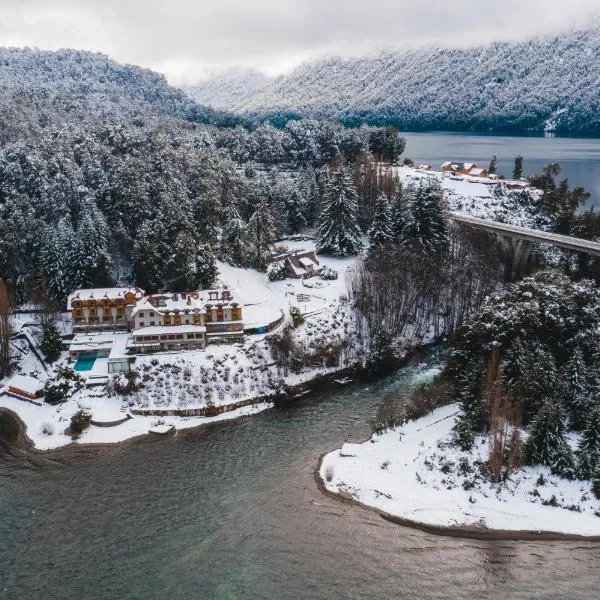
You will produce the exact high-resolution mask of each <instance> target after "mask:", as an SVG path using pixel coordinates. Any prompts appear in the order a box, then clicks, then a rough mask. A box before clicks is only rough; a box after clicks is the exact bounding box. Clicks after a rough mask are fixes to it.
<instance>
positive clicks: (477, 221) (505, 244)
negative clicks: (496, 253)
mask: <svg viewBox="0 0 600 600" xmlns="http://www.w3.org/2000/svg"><path fill="white" fill-rule="evenodd" d="M446 216H447V217H448V218H449V219H451V220H452V221H454V222H455V223H461V224H462V225H466V226H467V227H473V228H475V229H481V230H483V231H488V232H489V233H492V234H494V235H496V236H497V237H498V239H499V241H500V244H501V247H502V250H503V254H504V258H505V262H506V266H507V271H508V272H507V275H508V276H509V278H510V279H515V278H516V277H517V276H518V275H519V273H520V272H522V270H523V268H524V267H525V265H526V264H527V261H528V260H529V256H530V254H531V249H532V244H533V243H540V244H549V245H551V246H556V247H558V248H563V249H565V250H572V251H573V252H584V253H586V254H591V255H593V256H600V243H598V242H592V241H590V240H584V239H581V238H575V237H571V236H568V235H561V234H558V233H551V232H549V231H541V230H539V229H529V228H528V227H520V226H519V225H509V224H508V223H500V222H498V221H490V220H488V219H481V218H479V217H472V216H471V215H467V214H465V213H461V212H454V211H446Z"/></svg>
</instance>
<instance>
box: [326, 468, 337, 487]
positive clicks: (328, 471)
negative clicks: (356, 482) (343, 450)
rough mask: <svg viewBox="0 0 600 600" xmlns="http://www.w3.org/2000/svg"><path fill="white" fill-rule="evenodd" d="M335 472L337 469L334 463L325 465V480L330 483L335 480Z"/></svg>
mask: <svg viewBox="0 0 600 600" xmlns="http://www.w3.org/2000/svg"><path fill="white" fill-rule="evenodd" d="M334 473H335V471H334V469H333V466H332V465H328V466H327V467H325V481H327V482H328V483H329V482H331V481H333V475H334Z"/></svg>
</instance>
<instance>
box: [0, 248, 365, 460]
mask: <svg viewBox="0 0 600 600" xmlns="http://www.w3.org/2000/svg"><path fill="white" fill-rule="evenodd" d="M279 245H285V246H286V247H287V248H289V249H290V250H303V249H306V250H314V241H311V240H305V241H291V240H290V241H285V242H282V243H281V244H279ZM319 260H320V262H321V264H322V265H326V266H328V267H331V268H333V269H335V270H336V271H337V272H338V273H339V277H338V279H337V280H332V281H325V280H322V279H320V278H319V277H313V278H311V279H309V280H304V281H303V280H298V279H286V280H284V281H277V282H270V281H269V280H268V278H267V276H266V274H265V273H259V272H258V271H253V270H249V269H239V268H235V267H231V266H230V265H227V264H224V263H220V264H219V271H220V275H219V278H220V280H221V281H222V283H224V284H226V285H227V286H228V287H229V288H230V289H231V290H232V291H233V293H234V295H235V297H236V298H239V299H240V302H241V303H242V305H243V313H244V322H245V326H246V327H252V326H264V325H266V324H268V323H272V322H274V321H277V320H278V319H279V318H280V317H281V315H282V313H283V315H284V316H285V317H286V322H289V321H290V316H289V310H290V307H292V306H295V307H298V308H299V309H300V311H301V312H302V313H303V314H304V315H305V322H304V323H303V324H302V325H300V326H299V327H298V328H297V329H294V332H293V334H294V339H295V342H296V343H297V345H298V346H300V347H305V348H306V349H307V350H310V348H311V347H312V346H315V347H318V345H319V343H321V342H322V341H323V340H326V341H327V342H331V341H332V340H341V339H351V337H352V335H353V333H354V331H353V318H352V313H351V309H350V307H349V305H348V303H347V302H345V300H344V298H345V296H346V277H345V275H346V271H347V270H348V269H349V268H351V267H352V266H353V265H354V264H355V262H356V260H357V259H356V258H345V259H336V258H329V257H323V258H321V257H319ZM299 295H300V296H299ZM13 327H14V329H15V330H17V331H20V332H25V331H27V332H28V335H30V336H31V339H32V340H34V341H35V340H37V339H39V333H40V325H39V323H36V319H35V316H33V317H32V316H27V315H18V316H16V319H15V320H14V325H13ZM121 335H122V334H121ZM13 350H14V354H18V355H19V357H20V365H19V369H18V372H21V373H23V374H28V375H29V374H33V375H35V376H36V377H38V378H39V379H40V380H41V381H46V380H47V379H48V378H50V377H51V376H52V375H53V371H54V370H55V369H56V367H57V366H58V365H59V364H64V363H65V362H67V361H68V357H67V354H66V353H63V356H62V358H61V360H60V361H59V362H58V363H55V364H54V365H52V366H51V367H49V368H48V370H46V365H44V364H43V363H41V362H40V361H39V360H38V359H37V358H36V357H35V355H34V354H33V353H32V352H31V350H30V348H29V346H28V343H27V341H26V340H24V339H20V340H15V341H14V348H13ZM346 359H347V357H346V358H344V357H342V359H341V362H340V363H339V364H338V365H336V366H327V365H325V364H307V365H306V366H305V367H303V368H302V369H300V370H297V371H295V372H293V371H291V370H290V371H286V372H282V371H281V368H280V367H278V365H277V364H276V362H275V361H274V359H273V356H272V352H271V345H270V342H269V340H268V335H266V334H262V335H251V336H246V339H245V341H244V343H240V344H225V345H222V346H212V345H210V346H208V347H207V348H206V350H198V351H183V352H166V353H157V354H152V355H144V356H137V357H136V358H135V362H134V368H135V369H136V370H137V371H138V372H139V373H140V376H141V379H142V383H143V387H142V388H141V389H140V390H139V391H136V392H134V393H132V394H131V395H127V396H122V395H119V394H116V393H115V392H114V391H111V387H112V386H111V385H110V384H109V385H108V386H107V387H104V386H99V387H90V388H83V389H81V390H79V391H77V392H76V393H75V394H74V395H73V396H72V397H71V398H69V400H68V401H67V402H65V403H63V404H61V405H59V406H56V407H53V406H50V405H47V404H44V405H43V406H41V407H39V406H35V405H33V404H30V403H28V402H25V401H22V400H18V399H15V398H13V397H10V396H8V395H6V394H2V393H1V390H2V388H3V386H4V384H6V381H0V407H6V408H8V409H10V410H12V411H14V412H15V413H17V414H18V415H19V416H20V417H21V419H22V420H23V421H24V423H25V424H26V426H27V434H28V436H29V437H30V439H32V440H33V442H34V444H35V446H36V448H38V449H49V448H56V447H58V446H62V445H66V444H69V443H71V442H72V440H71V437H70V436H68V435H66V434H65V433H64V432H65V429H66V428H67V427H68V426H69V423H70V418H71V416H72V415H73V414H74V413H75V412H77V411H78V410H80V409H82V408H83V409H86V410H89V411H90V412H91V413H92V419H93V420H94V421H98V422H115V421H119V420H122V419H123V418H124V417H125V416H126V415H127V414H130V413H131V411H132V410H138V411H139V410H142V411H143V410H163V411H164V410H178V409H194V408H203V407H206V406H207V403H212V404H214V405H215V406H221V405H228V404H233V403H236V402H240V401H243V400H250V399H252V398H259V397H262V396H265V395H269V394H273V393H275V392H276V391H277V390H278V389H280V387H281V385H282V384H286V385H296V384H299V383H302V382H306V381H309V380H310V379H313V378H314V377H316V376H318V375H321V374H324V373H330V372H333V371H336V370H338V369H339V368H340V367H343V366H347V365H346V363H345V362H344V361H345V360H346ZM101 361H102V359H97V362H101ZM268 406H269V405H266V404H264V403H263V404H258V405H257V406H256V407H254V406H249V407H244V408H241V409H238V410H235V411H231V412H227V413H223V414H221V415H219V416H218V417H212V418H207V417H185V418H181V417H160V418H157V417H146V416H139V415H134V416H133V418H132V419H130V420H129V421H127V422H125V423H123V424H121V425H117V426H113V427H96V426H92V427H90V429H88V430H86V431H85V432H84V433H83V435H82V436H81V437H80V438H79V439H78V440H77V443H113V442H118V441H122V440H125V439H128V438H130V437H134V436H138V435H141V434H145V433H148V431H149V429H151V428H155V427H156V426H158V425H160V426H162V425H168V426H170V425H174V426H175V428H176V429H182V428H186V427H194V426H198V425H201V424H203V423H206V422H212V421H214V420H223V419H229V418H235V417H237V416H239V415H241V414H251V413H253V412H257V411H259V410H264V409H265V408H267V407H268Z"/></svg>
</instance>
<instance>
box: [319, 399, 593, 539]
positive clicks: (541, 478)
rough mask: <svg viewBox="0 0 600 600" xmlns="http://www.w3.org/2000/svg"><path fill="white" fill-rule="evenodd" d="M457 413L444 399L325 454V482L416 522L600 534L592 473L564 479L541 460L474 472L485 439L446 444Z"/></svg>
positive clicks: (332, 488) (481, 458) (484, 454)
mask: <svg viewBox="0 0 600 600" xmlns="http://www.w3.org/2000/svg"><path fill="white" fill-rule="evenodd" d="M458 414H459V407H458V405H457V404H452V405H449V406H444V407H442V408H438V409H436V410H435V411H433V412H432V413H431V414H429V415H427V416H426V417H423V418H422V419H419V420H417V421H413V422H411V423H408V424H406V425H405V426H403V427H400V428H398V429H395V430H390V431H388V432H386V433H384V434H383V435H381V436H373V438H372V439H371V440H369V441H367V442H365V443H364V444H361V445H360V446H359V447H358V448H356V447H355V445H352V452H350V453H344V454H349V456H342V453H341V452H340V450H335V451H334V452H331V453H329V454H327V455H326V456H325V457H324V459H323V461H322V464H321V467H320V474H321V477H322V479H323V481H324V484H325V486H326V488H327V489H328V490H330V491H332V492H336V493H340V492H341V493H345V494H350V495H351V496H352V497H353V498H354V499H356V500H357V501H359V502H361V503H362V504H365V505H367V506H371V507H373V508H376V509H379V510H381V511H384V512H386V513H389V514H391V515H395V516H398V517H401V518H405V519H409V520H411V521H414V522H416V523H421V524H427V525H435V526H454V527H456V526H459V527H460V526H477V527H482V528H488V529H497V530H511V531H547V532H555V533H564V534H575V535H600V501H598V500H597V499H596V498H595V497H594V496H593V494H592V492H591V485H590V482H589V481H566V480H564V479H560V478H558V477H555V476H553V475H551V474H550V472H549V470H548V469H546V468H544V467H527V468H523V469H520V470H519V471H518V472H516V473H513V474H512V476H511V478H510V480H509V481H508V482H507V483H506V484H501V485H499V484H492V483H490V482H489V481H486V480H484V479H483V478H481V477H478V476H477V474H476V464H477V462H478V461H482V462H485V460H486V459H487V450H488V448H487V440H486V439H485V438H480V439H479V440H477V444H476V449H475V450H474V451H473V452H471V453H463V452H461V451H460V450H458V449H457V448H455V447H453V446H451V445H450V444H449V442H450V436H451V430H452V427H453V425H454V423H455V420H456V417H457V415H458ZM344 446H346V445H344Z"/></svg>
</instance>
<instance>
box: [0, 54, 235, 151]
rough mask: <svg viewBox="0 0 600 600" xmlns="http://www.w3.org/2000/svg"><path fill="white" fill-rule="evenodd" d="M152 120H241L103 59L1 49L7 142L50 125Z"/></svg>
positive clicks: (144, 72) (1, 126)
mask: <svg viewBox="0 0 600 600" xmlns="http://www.w3.org/2000/svg"><path fill="white" fill-rule="evenodd" d="M152 115H154V116H159V115H167V116H173V117H180V118H183V119H185V120H187V121H192V122H201V123H212V124H228V123H227V122H228V121H229V120H233V121H237V120H238V119H236V118H235V117H234V116H233V115H231V114H227V113H224V112H223V111H217V110H214V109H211V108H208V107H204V106H200V105H199V104H198V103H197V102H195V101H194V100H192V99H191V98H189V97H188V96H187V95H186V94H185V93H184V92H183V91H182V90H180V89H178V88H175V87H172V86H170V85H169V84H168V83H167V80H166V78H165V77H164V76H163V75H161V74H159V73H155V72H153V71H150V70H148V69H143V68H141V67H137V66H133V65H123V64H120V63H117V62H115V61H113V60H111V59H109V58H108V57H107V56H104V55H103V54H98V53H92V52H84V51H80V50H59V51H56V52H51V51H43V50H35V49H31V48H0V133H1V136H2V142H5V141H6V140H7V139H14V138H15V136H18V134H19V133H20V132H24V131H29V132H31V131H32V130H34V129H35V128H36V127H39V126H41V127H44V126H46V125H48V124H62V123H72V122H75V121H82V120H86V121H88V120H90V119H96V118H97V119H106V118H108V117H117V118H120V117H123V118H132V117H136V116H145V117H147V116H152Z"/></svg>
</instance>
